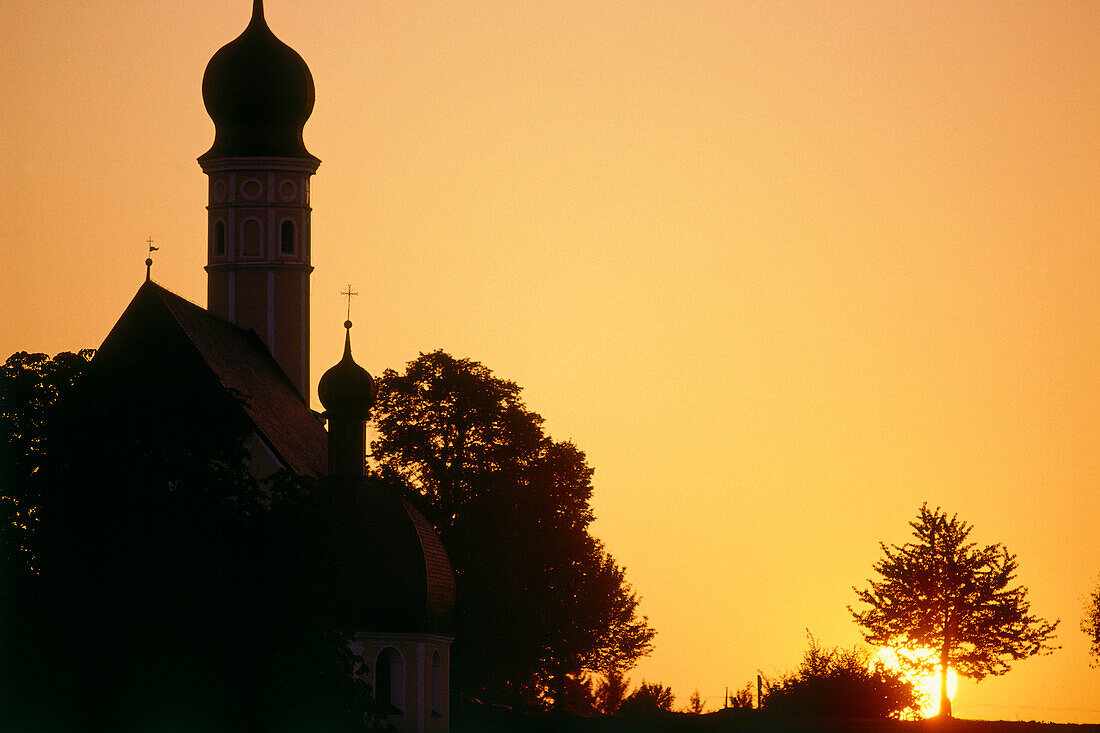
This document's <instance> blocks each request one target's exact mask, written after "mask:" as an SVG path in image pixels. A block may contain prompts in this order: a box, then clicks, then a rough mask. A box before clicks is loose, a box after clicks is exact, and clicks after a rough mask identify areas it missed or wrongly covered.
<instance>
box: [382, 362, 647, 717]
mask: <svg viewBox="0 0 1100 733" xmlns="http://www.w3.org/2000/svg"><path fill="white" fill-rule="evenodd" d="M542 422H543V421H542V418H541V417H540V416H539V415H537V414H535V413H534V412H532V411H530V410H528V409H527V407H526V406H525V405H524V404H523V402H522V400H521V399H520V388H519V387H518V386H517V385H516V384H515V383H514V382H510V381H507V380H504V379H500V378H498V377H495V376H494V375H493V374H492V372H491V371H490V370H489V369H487V368H486V367H484V366H483V365H481V364H479V363H477V362H474V361H470V360H468V359H455V358H453V357H452V356H450V355H448V354H445V353H443V352H442V351H435V352H432V353H430V354H421V355H420V356H419V357H418V358H417V359H415V360H414V361H412V362H410V363H409V364H408V368H407V370H406V372H405V374H398V373H397V372H395V371H393V370H386V372H385V373H383V375H382V377H381V378H380V379H379V397H378V402H377V404H376V406H375V410H374V426H375V429H376V430H377V438H376V439H375V440H374V441H373V442H372V443H371V459H372V466H373V468H374V470H375V471H376V472H377V474H378V477H379V479H380V480H383V481H388V482H390V483H392V484H397V485H400V486H402V487H404V490H405V492H406V495H407V497H408V498H409V500H410V501H412V502H413V503H415V504H417V505H418V506H419V507H420V508H421V509H422V511H423V512H424V513H425V515H426V516H427V517H428V518H429V519H430V520H432V522H433V523H434V524H435V525H436V527H438V529H439V531H440V536H441V539H442V541H443V545H444V547H446V549H447V552H448V554H449V555H450V558H451V563H452V565H453V566H454V569H455V577H456V584H457V599H456V613H455V618H456V620H455V623H456V637H457V638H456V640H455V644H454V649H453V653H452V672H451V681H452V689H453V690H455V691H456V692H457V693H458V694H459V695H460V696H462V697H467V698H478V699H481V700H485V701H494V702H502V703H509V704H522V703H527V704H536V703H539V702H540V701H545V700H552V701H553V703H554V704H555V706H557V707H559V708H560V707H563V706H564V705H565V703H566V697H567V696H568V694H569V693H568V691H569V683H568V680H569V677H570V675H577V674H580V673H582V672H594V673H598V674H600V675H607V674H609V673H611V672H620V673H621V672H623V671H626V670H628V669H629V668H630V667H631V666H633V664H634V663H635V661H636V660H637V659H638V658H639V657H641V656H643V655H645V654H648V653H649V651H650V649H651V648H652V639H653V636H654V632H653V630H652V629H651V628H650V627H649V625H648V623H647V620H646V618H645V617H644V616H639V614H638V598H637V595H636V594H635V593H634V592H633V590H632V589H631V587H630V585H629V584H628V583H627V582H626V579H625V571H624V569H623V568H622V567H621V566H619V565H618V564H617V563H616V562H615V560H614V558H613V557H612V556H611V555H610V554H609V553H608V552H607V551H606V549H605V548H604V547H603V545H602V544H601V543H600V542H599V541H598V540H596V539H595V538H594V537H592V535H591V534H590V533H589V531H588V527H589V524H590V523H591V521H592V510H591V508H590V506H589V500H590V498H591V495H592V483H591V480H592V468H591V467H589V466H588V463H587V461H586V459H585V455H584V453H583V451H581V450H580V449H579V448H577V447H576V446H575V445H573V444H572V443H570V442H568V441H565V442H560V441H555V440H552V439H551V438H550V437H549V436H547V435H546V434H545V433H544V432H543V427H542Z"/></svg>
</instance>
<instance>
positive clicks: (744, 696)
mask: <svg viewBox="0 0 1100 733" xmlns="http://www.w3.org/2000/svg"><path fill="white" fill-rule="evenodd" d="M752 690H753V684H752V683H751V682H746V683H745V686H744V687H742V688H741V689H740V690H736V691H734V692H730V693H728V694H727V696H726V706H727V707H731V708H737V709H741V710H748V709H751V708H752V694H753V693H752Z"/></svg>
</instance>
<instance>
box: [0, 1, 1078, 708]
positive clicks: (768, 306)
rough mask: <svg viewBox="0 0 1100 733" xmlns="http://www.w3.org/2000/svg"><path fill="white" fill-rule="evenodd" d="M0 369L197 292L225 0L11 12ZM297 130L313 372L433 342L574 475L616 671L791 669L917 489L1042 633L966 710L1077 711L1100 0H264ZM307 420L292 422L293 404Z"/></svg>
mask: <svg viewBox="0 0 1100 733" xmlns="http://www.w3.org/2000/svg"><path fill="white" fill-rule="evenodd" d="M3 8H4V11H5V12H4V17H5V18H6V22H5V24H4V30H3V31H2V32H3V34H4V38H3V51H4V53H3V58H4V63H3V65H2V68H0V97H2V98H3V99H4V100H6V101H5V103H4V104H3V105H0V128H2V129H3V131H4V133H3V136H2V138H0V153H2V155H3V160H4V174H3V175H2V176H0V197H2V200H4V201H7V202H8V204H7V205H6V206H4V207H3V208H2V209H0V272H2V273H3V278H4V284H5V287H4V288H3V289H2V291H0V358H3V357H6V356H7V355H8V354H10V353H12V352H14V351H17V350H30V351H46V352H49V353H51V354H52V353H55V352H57V351H62V350H75V349H79V348H81V347H96V346H98V345H99V343H100V342H101V341H102V339H103V338H104V336H105V335H106V334H107V332H108V330H109V329H110V327H111V325H112V324H113V323H114V321H115V320H116V319H117V317H118V316H119V315H120V314H121V312H122V310H123V309H124V308H125V306H126V304H127V303H128V302H129V300H130V299H131V298H132V297H133V295H134V293H135V291H136V290H137V288H138V286H139V285H140V284H141V281H142V280H143V278H144V269H145V268H144V264H143V261H144V259H145V256H146V252H145V244H144V240H145V239H146V237H148V236H150V235H151V236H152V237H153V238H154V239H155V240H156V242H157V244H158V246H160V247H161V249H160V251H159V252H157V253H156V265H155V267H154V277H155V279H156V280H157V281H158V282H160V283H161V284H162V285H164V286H166V287H168V288H169V289H171V290H174V291H175V292H177V293H180V294H181V295H183V296H185V297H187V298H189V299H191V300H193V301H195V302H198V303H200V304H205V294H206V290H205V273H204V272H203V270H202V266H203V265H204V264H205V236H206V235H205V227H206V212H205V209H204V207H205V205H206V198H205V197H206V183H205V176H203V174H202V172H201V171H200V170H199V167H198V165H197V164H196V163H195V158H196V157H197V156H198V155H200V154H201V153H203V152H204V151H205V150H206V149H207V148H208V147H209V145H210V143H211V142H212V139H213V125H212V123H211V122H210V120H209V118H208V117H207V115H206V112H205V110H204V108H203V105H202V99H201V94H200V86H201V80H202V74H203V70H204V69H205V66H206V63H207V61H208V60H209V58H210V57H211V56H212V55H213V53H214V52H215V51H216V50H217V49H218V48H219V47H220V46H222V45H223V44H225V43H227V42H229V41H230V40H232V39H233V38H234V37H236V35H237V34H238V33H239V32H240V31H241V30H243V28H244V26H245V25H246V23H247V21H248V17H249V13H250V3H249V2H247V0H234V1H233V2H226V1H225V0H189V1H188V2H186V3H184V2H179V3H164V2H162V1H161V0H113V1H112V2H110V3H108V2H80V3H77V2H57V3H15V2H13V1H12V0H3ZM266 10H267V18H268V22H269V25H270V26H271V28H272V29H273V30H274V32H275V33H276V35H278V36H279V37H280V38H281V39H283V40H284V41H285V42H287V43H288V44H290V45H291V46H292V47H294V48H295V49H296V50H297V51H298V52H299V53H301V54H302V56H303V57H304V58H305V59H306V61H307V62H308V63H309V66H310V68H311V69H312V72H313V76H314V79H315V80H316V85H317V106H316V109H315V112H314V114H313V117H312V118H311V120H310V122H309V123H308V124H307V126H306V135H305V138H306V144H307V146H308V147H309V149H310V151H311V152H312V153H314V154H315V155H317V156H318V157H320V158H321V159H322V161H323V162H322V164H321V167H320V169H319V171H318V173H317V175H316V176H315V177H314V184H313V188H312V200H313V207H314V212H313V252H314V265H315V266H316V272H315V273H314V275H313V281H312V285H313V331H312V333H313V351H312V359H313V379H314V384H315V383H316V378H317V376H319V375H320V373H321V372H322V371H323V370H324V369H325V368H327V367H328V366H329V365H331V364H333V363H335V361H336V360H337V359H338V357H339V354H340V351H341V346H342V340H341V339H342V334H341V331H342V328H341V323H342V321H343V319H344V313H343V309H344V301H343V299H342V298H341V296H340V295H339V292H340V290H342V289H343V288H344V287H345V286H346V284H347V283H348V282H349V281H350V282H351V283H353V285H354V286H355V288H356V289H357V290H358V291H359V292H360V293H362V295H361V296H360V297H359V298H357V299H356V302H355V304H354V306H353V313H352V317H353V319H354V320H356V321H357V323H358V324H359V325H358V326H357V328H356V333H357V334H358V336H357V342H356V354H357V358H358V360H359V361H360V363H362V364H364V365H365V366H366V367H367V368H368V369H369V370H370V371H371V372H372V373H375V374H377V373H379V372H381V371H382V370H383V369H384V368H387V367H393V368H402V367H403V365H404V364H405V363H406V362H407V361H409V360H411V359H413V358H415V357H416V355H417V353H418V352H419V351H430V350H433V349H436V348H443V349H445V350H447V351H449V352H451V353H452V354H454V355H455V356H460V357H470V358H473V359H476V360H479V361H481V362H483V363H484V364H486V365H487V366H488V367H490V368H491V369H493V370H494V372H496V373H497V374H498V375H499V376H502V377H506V378H508V379H512V380H515V381H516V382H518V383H519V384H520V385H521V386H523V387H524V388H525V391H524V395H525V398H526V401H527V404H528V405H529V407H531V408H532V409H533V410H535V411H536V412H539V413H541V414H542V415H543V416H545V418H546V421H547V427H548V429H549V432H550V433H551V434H552V435H553V436H554V437H556V438H559V439H566V438H568V439H572V440H573V441H575V442H576V443H577V445H578V446H580V447H581V448H582V449H583V450H585V451H586V452H587V455H588V458H589V461H590V462H591V464H592V465H593V466H594V467H595V469H596V476H595V486H596V490H595V496H594V499H593V505H594V508H595V511H596V514H597V516H598V519H597V522H596V523H595V525H594V532H595V534H596V535H597V536H598V537H600V538H601V539H603V540H604V541H605V542H606V544H607V546H608V548H609V549H610V550H611V552H612V553H613V554H614V555H615V556H616V557H617V558H618V559H619V560H620V561H621V562H622V563H624V564H625V565H626V566H627V568H628V576H629V578H630V580H631V581H632V582H633V583H634V586H635V588H636V589H637V591H638V592H639V593H640V594H641V595H642V596H643V601H642V609H643V610H644V612H645V613H647V614H648V615H649V618H650V621H651V623H652V624H653V625H654V626H655V627H656V629H657V630H658V632H659V635H658V637H657V648H656V652H655V653H654V654H653V656H652V657H651V658H649V659H647V660H645V661H644V662H643V663H642V664H640V665H639V667H638V668H637V669H636V670H634V672H632V674H631V677H632V679H633V680H634V681H635V682H638V681H640V679H641V678H642V677H645V678H646V679H647V680H649V681H661V682H663V683H665V684H670V685H672V687H673V690H674V692H675V693H676V694H677V696H678V698H679V699H680V701H681V702H685V703H686V700H687V697H688V696H689V695H690V693H691V691H692V690H693V689H695V688H698V689H699V691H700V693H701V694H702V695H703V697H704V698H705V700H706V702H707V703H708V705H709V707H711V708H713V707H715V706H719V705H720V704H721V697H722V694H723V689H724V687H725V686H726V685H729V686H730V687H731V688H733V687H740V686H742V685H743V684H744V683H746V682H748V681H749V680H750V679H755V675H756V672H757V670H761V671H762V672H763V673H765V674H766V675H775V674H777V673H780V672H783V671H785V670H789V669H791V668H793V667H795V666H796V665H797V663H798V662H799V660H800V658H801V654H802V652H803V651H804V649H805V648H806V638H805V636H806V630H807V629H809V630H810V631H811V632H813V634H814V635H815V636H817V637H818V639H819V640H820V641H822V642H823V643H825V644H829V645H834V644H835V645H850V644H852V643H854V642H855V641H857V640H858V638H859V634H858V631H857V629H856V627H855V625H854V624H853V623H852V622H851V620H850V618H849V615H848V612H847V610H846V606H847V605H848V604H849V603H852V602H853V601H854V593H853V592H852V590H851V586H852V585H862V584H863V583H864V581H865V579H866V578H867V577H868V576H869V573H870V569H871V565H872V563H873V562H874V561H875V560H876V559H877V558H878V556H879V554H880V553H879V549H878V542H879V541H880V540H881V541H886V542H889V543H902V542H904V541H906V540H907V539H908V529H909V528H908V525H907V522H909V521H910V520H911V519H913V518H914V517H915V516H916V514H917V510H918V508H919V507H920V505H921V502H923V501H928V502H929V503H930V504H932V505H933V506H935V505H940V506H942V507H944V508H945V509H947V510H948V511H951V512H958V514H959V515H960V516H961V517H962V518H963V519H965V520H967V521H969V522H970V523H972V524H973V525H974V526H975V529H974V534H973V535H972V537H973V539H975V540H976V541H978V542H984V543H992V542H997V541H1001V542H1004V543H1005V544H1006V545H1007V546H1008V548H1009V549H1010V550H1011V551H1013V552H1015V553H1017V555H1018V556H1019V561H1020V572H1019V580H1020V581H1021V582H1022V583H1023V584H1025V585H1027V586H1028V587H1029V588H1030V589H1031V595H1030V598H1031V600H1032V608H1033V611H1035V612H1036V613H1038V614H1039V615H1041V616H1045V617H1048V618H1053V617H1060V618H1061V619H1062V626H1061V629H1060V634H1059V641H1060V642H1061V644H1062V645H1063V648H1062V649H1061V650H1060V651H1059V652H1057V653H1055V654H1054V655H1052V656H1049V657H1043V658H1037V659H1032V660H1028V661H1025V662H1021V663H1018V664H1017V665H1015V667H1014V669H1013V671H1011V672H1010V673H1009V674H1008V675H1007V676H1005V677H1002V678H991V679H987V680H985V681H983V682H981V683H980V684H975V683H974V682H971V681H966V680H964V681H961V682H960V685H959V691H958V693H957V695H956V697H955V712H956V715H958V716H960V717H969V718H992V719H1016V718H1021V719H1038V720H1051V721H1059V722H1100V669H1091V668H1090V667H1089V657H1088V653H1087V651H1088V644H1087V640H1086V638H1085V636H1084V635H1083V634H1082V633H1081V632H1080V631H1079V630H1078V626H1079V624H1080V619H1081V615H1082V607H1083V604H1084V601H1085V598H1086V596H1087V594H1088V593H1089V592H1091V591H1092V590H1093V589H1094V588H1095V587H1096V586H1097V583H1098V582H1100V581H1098V574H1100V543H1098V542H1097V530H1098V528H1100V527H1098V517H1100V492H1098V491H1097V486H1098V482H1100V379H1098V374H1097V368H1096V365H1097V360H1098V357H1100V301H1098V297H1097V295H1098V287H1100V247H1098V244H1100V242H1098V232H1100V226H1098V225H1100V122H1098V120H1100V116H1098V110H1100V43H1098V42H1097V39H1098V38H1100V4H1098V3H1093V2H1087V1H1082V2H1068V3H1062V2H1054V1H1053V0H1044V1H1043V2H1033V3H1010V2H988V3H960V2H958V0H953V1H951V2H930V1H928V0H923V1H921V2H887V1H885V0H883V1H880V2H868V3H857V2H839V1H836V0H833V1H829V2H810V1H807V0H800V1H798V2H790V3H780V2H774V3H773V2H697V3H683V2H678V1H658V0H650V1H648V2H612V1H607V0H601V1H599V2H593V1H592V0H576V1H567V0H554V1H552V2H550V1H546V2H534V1H532V2H511V3H504V2H482V1H477V2H475V1H472V0H455V1H452V2H389V1H387V2H351V1H350V0H341V1H337V0H314V1H313V2H308V3H306V2H292V1H291V0H268V2H267V3H266ZM314 401H316V398H315V397H314Z"/></svg>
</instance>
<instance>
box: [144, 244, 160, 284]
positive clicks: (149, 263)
mask: <svg viewBox="0 0 1100 733" xmlns="http://www.w3.org/2000/svg"><path fill="white" fill-rule="evenodd" d="M145 243H146V244H148V245H149V256H148V257H146V258H145V279H146V280H149V279H151V278H152V276H153V253H154V252H156V251H157V250H158V249H160V247H154V246H153V235H151V234H150V235H149V238H148V239H146V240H145Z"/></svg>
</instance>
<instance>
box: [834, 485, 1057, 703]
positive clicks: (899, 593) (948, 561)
mask: <svg viewBox="0 0 1100 733" xmlns="http://www.w3.org/2000/svg"><path fill="white" fill-rule="evenodd" d="M909 525H910V526H911V527H912V528H913V536H914V537H915V538H916V541H915V542H908V543H906V544H904V545H901V546H898V545H893V546H892V547H887V546H886V545H885V544H881V543H880V546H881V548H882V552H883V555H884V557H883V558H882V559H881V560H879V561H878V562H877V563H875V565H874V571H875V572H876V573H878V574H879V575H880V576H881V580H877V581H876V580H869V581H868V583H869V586H868V587H867V588H865V589H863V590H860V589H859V588H854V587H853V590H855V591H856V595H857V597H858V598H859V600H860V601H862V602H863V603H866V604H867V605H868V606H869V608H867V609H866V610H864V611H855V610H853V609H852V608H851V607H849V608H848V610H849V611H850V612H851V614H852V616H853V618H854V619H855V621H856V623H858V624H859V625H860V626H862V627H863V630H864V631H863V636H864V638H865V639H866V640H867V641H868V642H869V643H871V644H875V645H878V646H898V647H902V648H908V649H912V650H919V649H932V650H934V651H935V652H936V655H937V659H938V661H937V662H935V663H934V664H936V665H937V666H938V667H939V674H940V711H939V713H940V715H942V716H944V717H950V716H951V699H950V698H949V697H948V695H947V670H948V669H954V670H955V671H956V673H958V674H960V675H963V676H965V677H971V678H974V679H976V680H981V679H983V678H984V677H985V676H986V675H1002V674H1005V673H1006V672H1007V671H1008V670H1009V661H1012V660H1019V659H1024V658H1026V657H1029V656H1032V655H1034V654H1044V653H1049V652H1051V651H1053V650H1054V649H1056V648H1057V647H1054V646H1051V645H1050V641H1051V639H1053V637H1054V630H1055V628H1056V627H1057V626H1058V621H1054V622H1053V623H1050V622H1047V621H1044V620H1042V619H1040V618H1038V617H1036V616H1033V615H1031V614H1030V613H1029V611H1030V604H1029V602H1028V600H1027V588H1025V587H1023V586H1020V585H1016V586H1013V585H1011V584H1012V581H1013V580H1014V579H1015V577H1016V567H1017V563H1016V556H1015V555H1012V554H1010V553H1009V552H1008V550H1006V549H1005V548H1004V547H1003V546H1002V545H1001V544H999V543H998V544H995V545H987V546H985V547H979V546H978V545H977V544H975V543H973V542H968V541H967V540H968V538H969V536H970V531H971V526H970V525H969V524H967V523H965V522H963V521H960V520H959V519H958V516H957V515H952V516H950V517H948V516H947V514H946V513H944V512H941V511H940V509H939V508H936V509H935V510H930V509H929V508H928V505H927V504H924V505H922V506H921V509H920V514H919V516H918V517H917V519H916V521H913V522H910V523H909ZM931 664H932V663H930V665H929V666H928V667H926V668H925V669H926V671H931V670H932V669H933V667H932V666H931Z"/></svg>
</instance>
